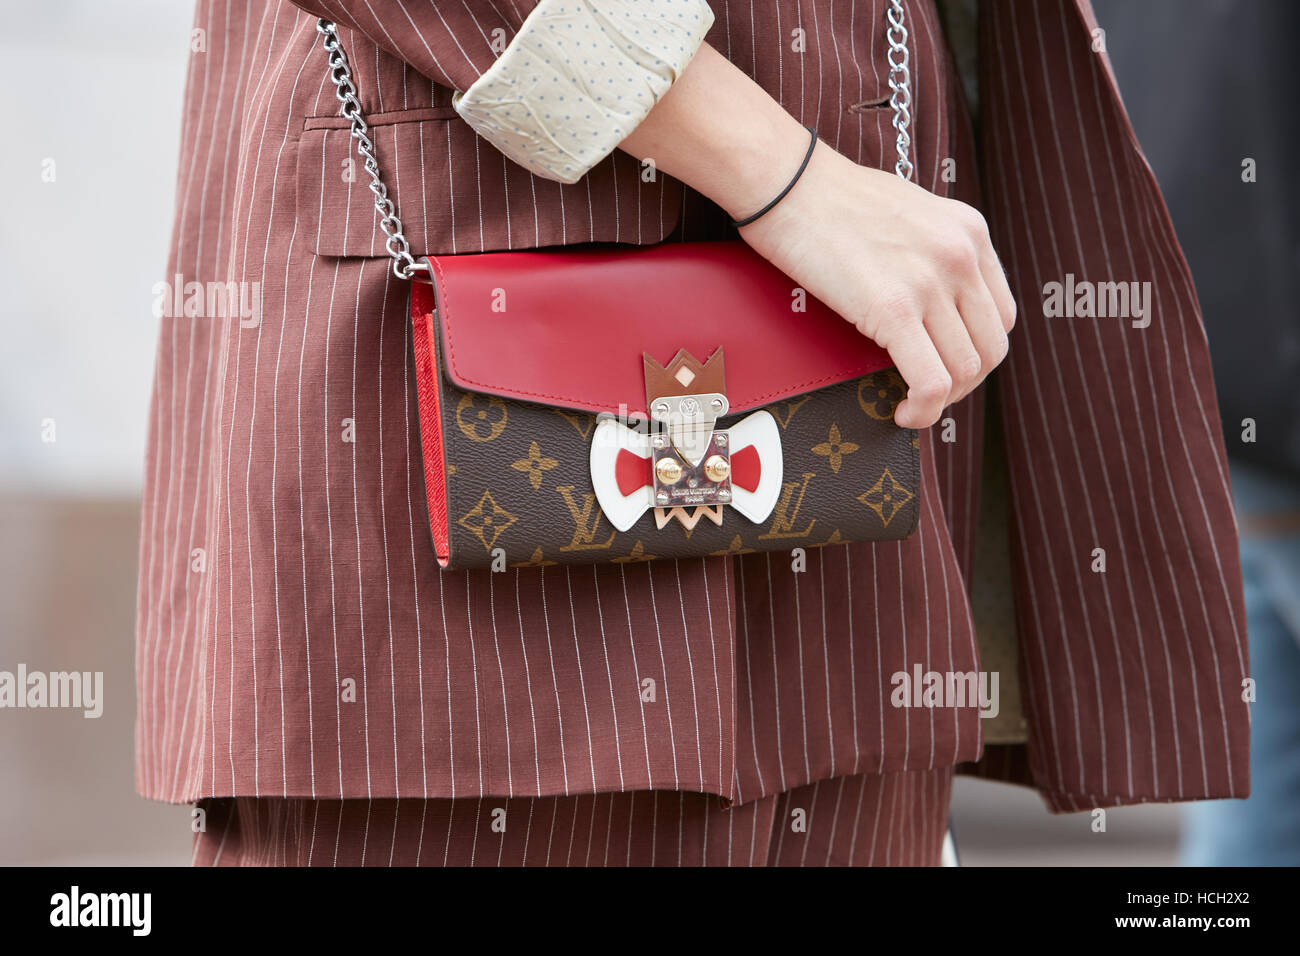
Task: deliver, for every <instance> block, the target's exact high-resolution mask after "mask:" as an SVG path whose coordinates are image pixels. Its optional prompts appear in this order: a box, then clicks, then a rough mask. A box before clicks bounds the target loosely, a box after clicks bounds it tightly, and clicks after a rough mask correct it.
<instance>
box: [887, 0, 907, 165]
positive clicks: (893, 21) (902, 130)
mask: <svg viewBox="0 0 1300 956" xmlns="http://www.w3.org/2000/svg"><path fill="white" fill-rule="evenodd" d="M885 19H887V20H888V21H889V30H888V31H887V32H886V34H885V36H886V38H887V39H888V40H889V54H888V56H889V89H890V90H891V91H893V95H892V96H890V97H889V105H890V106H892V107H893V108H894V129H895V131H897V133H898V138H897V139H896V140H895V145H896V147H897V149H898V162H897V163H895V164H894V172H896V173H898V175H900V176H902V177H903V178H904V179H906V180H908V181H909V182H910V181H911V179H912V158H911V148H912V137H911V135H910V134H909V133H908V132H907V127H908V124H909V123H911V122H912V85H911V80H912V75H911V73H910V72H908V69H907V27H905V26H903V4H902V2H901V0H889V9H888V10H887V11H885Z"/></svg>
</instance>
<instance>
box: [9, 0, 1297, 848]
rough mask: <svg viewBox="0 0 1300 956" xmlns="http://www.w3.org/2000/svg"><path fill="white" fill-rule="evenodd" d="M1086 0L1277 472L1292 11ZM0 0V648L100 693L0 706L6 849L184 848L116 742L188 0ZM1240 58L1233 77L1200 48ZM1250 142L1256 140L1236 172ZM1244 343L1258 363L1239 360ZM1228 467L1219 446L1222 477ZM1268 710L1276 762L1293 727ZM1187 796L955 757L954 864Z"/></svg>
mask: <svg viewBox="0 0 1300 956" xmlns="http://www.w3.org/2000/svg"><path fill="white" fill-rule="evenodd" d="M1024 2H1029V0H1024ZM1094 4H1095V7H1096V10H1097V14H1098V19H1099V21H1100V22H1101V24H1102V25H1103V27H1105V28H1106V30H1107V33H1108V38H1107V42H1108V46H1109V48H1110V52H1111V54H1112V58H1113V59H1114V62H1115V68H1116V71H1117V73H1118V74H1119V79H1120V86H1121V89H1122V90H1123V91H1124V95H1125V100H1126V103H1127V105H1128V107H1129V109H1130V111H1131V113H1132V115H1133V119H1134V122H1135V125H1136V126H1137V130H1138V134H1139V138H1140V139H1141V141H1142V143H1143V145H1144V147H1145V148H1146V151H1147V153H1148V156H1149V157H1150V158H1151V160H1152V165H1153V166H1154V167H1155V169H1156V172H1157V174H1158V176H1159V178H1160V180H1161V183H1162V185H1163V186H1164V187H1165V189H1166V192H1167V195H1168V197H1169V200H1170V204H1171V207H1172V212H1173V217H1174V221H1175V224H1176V226H1177V227H1178V231H1179V236H1180V238H1181V239H1182V240H1183V244H1184V247H1185V249H1186V251H1187V255H1188V258H1189V260H1190V261H1191V265H1192V268H1193V273H1194V275H1196V277H1197V283H1198V289H1199V291H1200V295H1201V300H1202V303H1203V305H1204V307H1205V310H1206V317H1207V326H1208V328H1209V334H1210V341H1211V346H1212V348H1213V350H1214V352H1215V356H1216V363H1219V366H1220V367H1217V368H1216V373H1217V375H1218V376H1219V378H1220V380H1221V381H1220V385H1219V390H1220V398H1221V400H1222V402H1223V405H1224V409H1225V421H1226V423H1227V425H1226V429H1227V432H1228V438H1229V445H1230V447H1234V449H1235V446H1234V439H1235V434H1236V430H1237V426H1236V422H1238V421H1240V419H1241V418H1242V417H1243V415H1246V414H1250V415H1253V416H1254V417H1256V418H1257V419H1259V421H1260V422H1261V428H1262V427H1263V423H1264V422H1265V421H1267V422H1268V424H1269V429H1270V435H1271V439H1270V441H1269V443H1268V444H1267V447H1264V445H1263V443H1261V446H1260V447H1259V448H1258V449H1246V450H1245V451H1246V457H1247V458H1250V457H1254V458H1256V459H1260V460H1259V461H1256V462H1255V463H1254V464H1256V465H1258V467H1260V468H1262V469H1264V470H1265V471H1266V472H1267V474H1269V475H1270V476H1272V479H1274V480H1276V479H1279V477H1280V480H1282V481H1283V482H1284V483H1285V482H1288V481H1289V482H1291V484H1290V485H1289V487H1291V488H1292V489H1294V488H1295V487H1297V486H1296V485H1295V484H1294V482H1295V475H1296V474H1300V464H1297V463H1298V462H1300V414H1298V413H1297V408H1298V406H1300V388H1297V387H1296V386H1297V383H1298V382H1300V371H1298V370H1300V320H1298V319H1297V312H1296V309H1297V307H1296V302H1297V293H1300V290H1297V289H1296V288H1295V285H1296V275H1297V274H1300V244H1297V239H1296V233H1297V216H1296V203H1295V199H1296V188H1297V187H1296V185H1295V184H1294V183H1285V182H1282V180H1284V179H1285V178H1286V176H1287V175H1292V174H1293V171H1294V159H1293V157H1294V153H1290V152H1288V151H1289V149H1290V148H1291V147H1292V146H1300V144H1297V143H1295V142H1294V138H1295V135H1296V128H1295V121H1294V119H1291V118H1290V117H1293V116H1294V112H1295V111H1294V104H1293V103H1290V102H1288V101H1287V98H1288V97H1291V96H1294V94H1295V92H1296V90H1297V89H1300V86H1297V85H1296V83H1295V75H1294V71H1293V72H1292V73H1291V74H1290V75H1289V76H1288V75H1287V74H1281V76H1283V77H1286V79H1287V82H1286V84H1285V85H1279V86H1276V87H1271V88H1270V87H1269V86H1268V84H1267V83H1265V82H1264V78H1265V77H1269V76H1276V75H1278V74H1276V73H1272V74H1271V73H1269V72H1268V70H1269V66H1268V64H1269V63H1272V62H1273V60H1274V59H1276V60H1278V62H1279V63H1280V62H1285V61H1286V60H1287V59H1289V56H1290V51H1289V48H1290V47H1293V46H1294V43H1295V37H1296V36H1297V35H1300V34H1298V33H1297V32H1295V31H1294V30H1292V29H1287V28H1286V26H1285V24H1286V23H1291V25H1292V26H1293V27H1294V26H1300V24H1295V23H1294V21H1295V19H1296V18H1295V13H1294V8H1295V6H1296V5H1295V4H1294V3H1292V2H1291V0H1143V2H1142V3H1132V2H1130V0H1094ZM2 6H3V11H4V13H3V22H4V23H5V29H4V30H3V31H0V60H3V62H4V63H5V64H6V76H7V77H8V78H9V80H10V82H11V83H13V82H14V79H15V78H20V79H19V82H18V84H17V86H16V88H13V89H11V90H10V95H9V96H8V97H6V99H7V101H8V104H9V115H10V120H9V121H10V122H11V123H12V124H13V125H12V128H13V129H15V130H20V131H21V134H20V135H15V136H11V137H10V138H9V141H8V143H7V144H6V148H5V149H4V150H3V151H0V183H3V185H2V186H0V190H3V210H4V216H3V219H0V287H2V288H3V289H4V295H3V297H2V298H0V323H2V327H3V341H4V347H3V365H2V366H0V372H2V374H0V670H10V671H12V670H14V669H15V668H16V666H17V664H18V663H19V662H24V663H26V664H27V665H28V666H29V667H30V668H32V669H34V670H37V669H38V670H44V671H53V670H78V671H87V670H89V671H102V672H103V673H104V698H105V704H104V712H103V716H102V717H100V718H99V719H96V720H88V719H85V718H84V717H83V716H82V714H81V712H80V711H79V710H55V709H49V710H13V709H4V710H0V864H77V865H84V864H107V863H121V864H164V865H170V864H175V865H188V863H189V858H190V832H189V811H188V808H187V807H174V806H167V805H164V804H159V803H151V802H147V801H145V800H143V799H141V798H139V797H137V796H136V795H135V793H134V788H133V775H132V763H131V760H132V756H131V755H132V734H133V728H134V721H135V689H134V664H133V644H134V632H133V621H134V615H135V577H136V567H135V564H136V548H137V522H138V502H137V497H138V494H139V488H140V469H141V461H142V458H143V450H144V439H145V426H146V418H145V416H146V406H147V399H148V393H149V389H150V384H151V378H152V364H153V355H154V340H155V335H156V332H157V324H158V321H159V320H158V319H156V318H155V317H154V316H153V315H152V314H151V310H150V306H151V303H152V301H153V294H152V293H151V291H150V290H151V287H152V286H153V284H154V283H155V282H157V281H159V280H160V279H162V278H163V276H162V272H163V269H164V266H165V262H166V258H167V241H168V236H169V232H170V229H171V215H172V209H171V204H172V196H173V191H174V186H175V180H176V157H177V147H178V143H179V135H180V103H181V95H182V91H183V87H184V82H185V75H186V63H187V57H188V52H189V40H190V18H191V14H192V9H191V5H190V4H188V3H186V2H183V0H124V2H119V3H115V4H104V3H94V2H90V0H60V2H56V3H44V4H24V3H18V2H16V0H4V2H3V4H2ZM1288 10H1289V11H1291V12H1289V13H1288ZM1270 37H1271V38H1272V39H1271V40H1270ZM1229 41H1231V42H1232V44H1233V46H1232V49H1228V48H1226V46H1225V44H1226V43H1228V42H1229ZM1251 44H1256V45H1257V46H1254V47H1252V45H1251ZM1270 57H1271V58H1273V59H1270ZM1261 62H1263V63H1264V66H1262V67H1261V66H1260V64H1261ZM1248 66H1249V67H1250V69H1251V75H1250V76H1249V77H1247V76H1244V75H1243V76H1242V77H1237V78H1235V79H1234V78H1233V77H1232V76H1227V77H1223V76H1220V75H1219V74H1218V73H1217V72H1216V71H1231V70H1234V69H1245V68H1247V67H1248ZM1256 83H1258V84H1262V86H1258V87H1255V88H1253V89H1252V88H1251V87H1250V84H1256ZM1238 87H1241V89H1238ZM1270 92H1271V94H1272V98H1271V99H1270V98H1269V94H1270ZM1261 94H1263V95H1261ZM1238 97H1240V99H1238ZM1261 100H1263V103H1262V104H1261ZM1279 107H1280V108H1281V110H1282V112H1281V113H1279V112H1278V111H1277V109H1278V108H1279ZM1283 117H1287V123H1289V124H1290V125H1289V127H1287V126H1286V125H1284V124H1282V122H1281V119H1282V118H1283ZM1189 137H1191V139H1190V140H1189ZM1288 137H1289V138H1288ZM88 142H91V143H96V144H101V145H100V146H98V147H97V148H96V149H94V150H91V149H88V148H87V147H86V145H85V144H86V143H88ZM1193 147H1194V148H1193ZM1288 156H1289V157H1291V159H1290V161H1289V164H1288ZM1243 157H1255V158H1257V159H1259V162H1260V177H1261V180H1260V182H1258V183H1256V184H1254V185H1255V186H1257V187H1258V188H1256V189H1254V190H1253V191H1250V192H1243V191H1242V181H1241V178H1240V172H1241V163H1242V158H1243ZM1271 157H1276V159H1277V160H1278V162H1277V163H1276V164H1275V165H1273V166H1271V167H1269V166H1267V165H1266V161H1267V160H1268V159H1269V158H1271ZM1266 175H1267V176H1268V177H1269V180H1268V181H1265V179H1264V177H1265V176H1266ZM1223 197H1235V198H1228V199H1223ZM1261 350H1262V351H1261ZM1260 354H1271V355H1273V356H1274V362H1273V365H1272V366H1268V367H1265V366H1262V365H1261V364H1260V363H1259V362H1258V361H1255V360H1252V356H1255V357H1258V356H1259V355H1260ZM1287 363H1290V364H1287ZM1229 378H1230V379H1231V380H1232V381H1233V382H1238V383H1240V384H1239V385H1238V386H1236V387H1225V384H1224V381H1225V380H1228V379H1229ZM1243 409H1244V411H1243ZM51 424H52V427H53V432H52V436H53V438H54V440H53V441H50V440H48V439H49V438H50V437H51ZM1279 436H1280V437H1279ZM1234 453H1235V450H1234ZM1292 469H1294V470H1292ZM1237 475H1238V471H1237V469H1236V463H1234V486H1235V485H1236V483H1237V480H1238V479H1237ZM1284 486H1285V485H1284ZM1291 507H1292V508H1293V509H1294V508H1300V497H1297V498H1296V499H1293V500H1292V502H1291ZM1296 535H1300V525H1297V527H1295V528H1293V529H1292V537H1293V538H1294V537H1295V536H1296ZM1269 560H1270V561H1271V562H1272V563H1271V564H1270V565H1269V568H1270V574H1271V578H1270V580H1272V581H1274V582H1275V586H1277V585H1276V582H1278V581H1280V582H1281V583H1280V586H1281V587H1282V588H1283V589H1284V590H1287V591H1291V592H1300V575H1294V574H1292V571H1293V570H1294V569H1290V570H1288V567H1289V566H1288V565H1286V563H1285V555H1283V557H1282V558H1272V559H1269ZM1278 561H1281V562H1282V564H1281V567H1280V569H1279V566H1278ZM1292 600H1294V598H1292ZM1282 616H1283V618H1285V613H1283V614H1282ZM1292 626H1294V625H1293V624H1287V623H1286V622H1285V621H1284V627H1292ZM1298 632H1300V629H1297V630H1293V631H1292V632H1291V634H1290V636H1291V637H1292V638H1294V634H1295V633H1298ZM1252 640H1254V633H1253V624H1252ZM1291 651H1292V652H1293V653H1294V654H1297V655H1300V649H1297V648H1295V647H1292V648H1291ZM1252 653H1257V652H1256V651H1255V650H1254V649H1252ZM1279 653H1281V654H1282V655H1283V661H1284V665H1285V662H1286V661H1287V660H1288V658H1286V651H1285V647H1283V649H1282V650H1281V651H1280V652H1279ZM1295 702H1300V697H1294V696H1293V697H1292V703H1293V705H1294V704H1295ZM1279 733H1280V734H1281V736H1282V746H1283V748H1284V749H1285V747H1287V746H1289V747H1290V755H1291V758H1292V760H1291V763H1292V764H1295V763H1296V761H1297V755H1300V731H1297V730H1296V728H1295V727H1294V724H1293V723H1292V724H1291V725H1288V726H1287V727H1285V728H1283V729H1282V730H1281V731H1279ZM1292 782H1293V783H1294V780H1293V781H1292ZM1291 793H1292V794H1294V793H1295V790H1294V789H1293V790H1292V791H1291ZM1251 802H1252V803H1253V802H1254V798H1252V801H1251ZM1293 808H1294V809H1293ZM1267 809H1268V812H1273V813H1276V812H1283V811H1282V810H1279V809H1278V808H1277V806H1276V805H1270V806H1269V807H1268V808H1267ZM1284 810H1285V812H1287V813H1290V814H1291V815H1292V817H1294V816H1295V815H1296V814H1297V813H1300V806H1297V803H1296V801H1292V804H1291V807H1287V808H1284ZM1261 812H1263V811H1262V810H1261ZM1184 815H1185V814H1184V810H1183V809H1182V808H1179V807H1177V806H1148V807H1135V808H1126V809H1120V810H1112V811H1110V813H1109V815H1108V822H1107V830H1106V832H1105V833H1093V832H1092V830H1091V825H1090V824H1091V819H1090V816H1089V815H1088V814H1074V815H1068V816H1057V817H1053V816H1051V815H1049V814H1048V813H1047V812H1046V810H1045V809H1044V807H1043V805H1042V803H1041V802H1040V801H1039V799H1038V797H1037V796H1036V795H1035V794H1034V793H1033V792H1032V791H1029V790H1025V789H1020V788H1014V787H1009V786H1005V785H1000V784H992V783H987V782H983V781H975V780H970V779H967V778H962V779H959V781H958V783H957V786H956V793H955V797H954V809H953V827H954V832H955V835H956V839H957V843H958V847H959V850H960V853H961V859H962V863H963V865H966V866H984V865H1003V864H1033V865H1039V864H1041V865H1066V866H1068V865H1094V864H1112V865H1166V864H1174V863H1176V862H1178V860H1179V855H1178V854H1179V835H1180V826H1181V825H1182V822H1183V820H1184ZM1293 862H1300V861H1295V860H1293Z"/></svg>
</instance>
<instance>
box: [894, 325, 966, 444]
mask: <svg viewBox="0 0 1300 956" xmlns="http://www.w3.org/2000/svg"><path fill="white" fill-rule="evenodd" d="M959 324H960V323H959ZM886 337H887V339H888V341H887V342H885V341H882V342H881V343H880V344H881V345H883V346H884V347H885V349H886V351H888V352H889V357H890V358H891V359H893V360H894V365H895V366H896V367H897V368H898V374H899V375H901V376H903V381H905V382H906V383H907V398H905V399H903V401H902V402H901V403H899V406H898V408H897V409H896V410H895V411H894V421H895V423H897V424H898V425H899V426H900V427H902V428H928V427H930V426H931V425H933V424H934V423H935V422H937V421H938V420H939V415H940V413H942V412H943V407H944V405H946V404H947V402H948V395H949V393H950V392H951V391H952V376H951V375H950V374H949V372H948V369H947V367H946V365H945V364H944V361H943V359H942V358H940V356H939V352H938V350H937V349H936V348H935V344H934V341H933V340H932V339H931V337H930V334H929V332H928V331H927V330H926V327H925V325H924V323H923V322H922V321H921V318H920V316H919V315H916V316H909V317H907V318H900V319H897V320H895V321H894V322H893V323H892V324H891V328H890V329H889V331H888V333H887V336H886Z"/></svg>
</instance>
